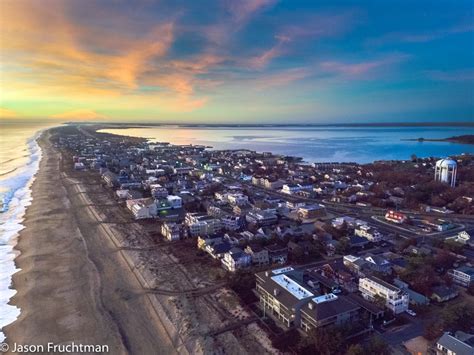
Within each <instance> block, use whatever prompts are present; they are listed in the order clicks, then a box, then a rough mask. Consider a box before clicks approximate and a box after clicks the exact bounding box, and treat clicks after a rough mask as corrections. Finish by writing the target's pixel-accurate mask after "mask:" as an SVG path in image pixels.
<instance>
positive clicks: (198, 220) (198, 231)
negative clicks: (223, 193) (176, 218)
mask: <svg viewBox="0 0 474 355" xmlns="http://www.w3.org/2000/svg"><path fill="white" fill-rule="evenodd" d="M185 224H186V226H187V227H188V228H189V234H190V235H191V236H193V237H194V236H198V235H200V236H204V235H213V234H216V233H217V232H219V231H220V230H221V229H222V223H221V221H220V219H218V218H213V217H211V216H208V215H206V214H199V213H186V216H185Z"/></svg>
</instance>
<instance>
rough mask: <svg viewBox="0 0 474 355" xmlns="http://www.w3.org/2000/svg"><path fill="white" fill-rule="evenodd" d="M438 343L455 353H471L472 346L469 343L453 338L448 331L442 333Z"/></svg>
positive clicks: (473, 349) (460, 354)
mask: <svg viewBox="0 0 474 355" xmlns="http://www.w3.org/2000/svg"><path fill="white" fill-rule="evenodd" d="M438 344H440V345H442V346H443V347H444V348H447V349H449V350H451V351H452V352H454V353H455V354H456V355H473V354H474V348H473V347H472V346H470V345H469V344H466V343H465V342H463V341H461V340H460V339H457V338H455V337H454V336H452V335H450V334H449V333H444V334H443V336H442V337H441V338H439V340H438Z"/></svg>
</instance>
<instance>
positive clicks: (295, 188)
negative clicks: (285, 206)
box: [281, 184, 301, 195]
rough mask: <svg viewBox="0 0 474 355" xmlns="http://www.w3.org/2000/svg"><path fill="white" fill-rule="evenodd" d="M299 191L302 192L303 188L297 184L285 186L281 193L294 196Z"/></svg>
mask: <svg viewBox="0 0 474 355" xmlns="http://www.w3.org/2000/svg"><path fill="white" fill-rule="evenodd" d="M298 191H301V186H300V185H297V184H285V185H283V187H282V188H281V192H283V193H284V194H288V195H293V194H295V193H297V192H298Z"/></svg>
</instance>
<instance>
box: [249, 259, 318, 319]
mask: <svg viewBox="0 0 474 355" xmlns="http://www.w3.org/2000/svg"><path fill="white" fill-rule="evenodd" d="M255 276H256V280H257V284H256V290H257V293H258V294H259V296H260V306H261V307H262V310H263V311H264V312H265V314H269V315H271V316H273V317H274V318H276V319H277V320H279V321H280V322H282V323H283V324H284V325H285V326H287V327H292V326H294V325H296V326H298V325H300V309H301V307H303V306H304V305H305V304H306V303H307V302H308V301H309V300H310V299H311V298H312V297H315V295H314V294H313V293H312V292H311V291H310V290H309V288H307V287H304V286H302V285H301V283H300V282H298V281H297V279H298V277H297V276H298V275H297V274H296V273H295V270H294V269H293V268H292V267H291V266H289V267H285V268H281V269H276V270H272V271H263V272H259V273H257V274H256V275H255Z"/></svg>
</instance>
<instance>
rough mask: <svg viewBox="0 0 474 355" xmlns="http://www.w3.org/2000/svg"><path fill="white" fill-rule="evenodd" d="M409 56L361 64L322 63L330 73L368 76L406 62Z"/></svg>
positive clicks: (393, 56)
mask: <svg viewBox="0 0 474 355" xmlns="http://www.w3.org/2000/svg"><path fill="white" fill-rule="evenodd" d="M408 57H409V56H408V55H405V54H395V55H391V56H388V57H385V58H382V59H377V60H372V61H365V62H359V63H347V62H340V61H326V62H322V63H320V67H321V69H322V70H323V71H325V72H328V73H334V74H340V75H343V76H361V75H368V74H371V73H373V72H374V71H376V70H377V69H380V68H382V67H387V66H389V65H391V64H396V63H399V62H401V61H403V60H406V59H407V58H408Z"/></svg>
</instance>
